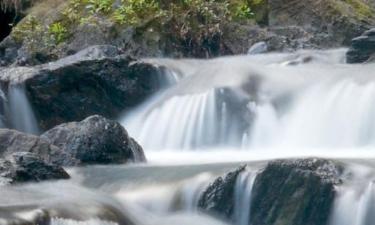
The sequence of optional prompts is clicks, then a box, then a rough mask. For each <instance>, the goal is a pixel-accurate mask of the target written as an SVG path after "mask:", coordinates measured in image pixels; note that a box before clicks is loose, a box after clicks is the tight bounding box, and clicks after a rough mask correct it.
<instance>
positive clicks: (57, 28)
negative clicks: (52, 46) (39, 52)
mask: <svg viewBox="0 0 375 225" xmlns="http://www.w3.org/2000/svg"><path fill="white" fill-rule="evenodd" d="M48 30H49V34H50V35H51V38H52V39H53V40H54V41H55V43H56V45H58V44H60V43H62V42H64V41H65V39H66V38H67V37H68V30H67V28H66V27H65V26H63V25H62V23H61V22H56V23H53V24H51V25H50V26H49V29H48Z"/></svg>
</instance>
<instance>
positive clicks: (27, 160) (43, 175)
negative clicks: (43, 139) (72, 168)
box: [0, 152, 70, 185]
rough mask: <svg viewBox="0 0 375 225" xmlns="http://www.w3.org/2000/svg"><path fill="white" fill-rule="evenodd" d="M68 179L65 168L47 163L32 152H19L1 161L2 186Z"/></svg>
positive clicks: (0, 177) (0, 178) (0, 180)
mask: <svg viewBox="0 0 375 225" xmlns="http://www.w3.org/2000/svg"><path fill="white" fill-rule="evenodd" d="M68 178H70V176H69V175H68V173H66V172H65V170H64V169H63V168H61V167H59V166H55V165H52V164H49V163H46V162H45V161H43V160H42V159H41V158H40V157H38V156H37V155H36V154H33V153H30V152H17V153H13V154H10V155H9V156H7V157H6V158H5V159H4V158H3V159H0V184H2V185H4V184H15V183H24V182H40V181H46V180H56V179H68Z"/></svg>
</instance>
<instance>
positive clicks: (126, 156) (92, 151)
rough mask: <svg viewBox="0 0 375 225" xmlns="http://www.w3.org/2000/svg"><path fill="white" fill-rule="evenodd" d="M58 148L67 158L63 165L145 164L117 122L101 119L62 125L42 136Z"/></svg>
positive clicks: (91, 118)
mask: <svg viewBox="0 0 375 225" xmlns="http://www.w3.org/2000/svg"><path fill="white" fill-rule="evenodd" d="M41 138H43V139H44V140H46V141H48V142H49V143H51V144H53V145H55V146H58V147H59V148H60V149H62V150H63V151H64V152H65V153H66V154H68V155H69V157H68V158H71V159H75V160H72V161H70V162H67V161H65V162H62V163H60V165H64V166H76V165H87V164H109V163H126V162H143V161H145V156H144V154H143V150H142V148H141V147H140V146H139V145H138V144H137V142H136V141H135V140H134V139H132V138H131V137H129V135H128V133H127V131H126V130H125V129H124V128H123V127H122V126H121V125H120V124H119V123H117V122H115V121H112V120H108V119H106V118H104V117H102V116H90V117H88V118H87V119H85V120H83V121H81V122H71V123H65V124H61V125H59V126H56V127H54V128H52V129H51V130H49V131H47V132H45V133H44V134H42V135H41Z"/></svg>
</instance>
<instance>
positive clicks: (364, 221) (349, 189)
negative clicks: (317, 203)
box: [330, 166, 375, 225]
mask: <svg viewBox="0 0 375 225" xmlns="http://www.w3.org/2000/svg"><path fill="white" fill-rule="evenodd" d="M351 169H352V174H351V175H349V176H350V177H351V179H350V180H349V181H347V182H348V184H346V185H344V186H342V187H338V190H337V197H336V200H335V205H334V209H333V212H332V216H331V222H330V225H370V224H373V223H374V220H375V185H374V182H375V177H374V174H373V170H372V169H371V168H365V167H364V168H362V167H358V166H357V168H351Z"/></svg>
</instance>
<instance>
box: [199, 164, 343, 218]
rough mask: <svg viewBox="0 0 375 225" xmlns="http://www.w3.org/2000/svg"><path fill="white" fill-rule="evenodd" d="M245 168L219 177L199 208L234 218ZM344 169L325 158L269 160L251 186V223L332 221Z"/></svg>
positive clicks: (202, 196) (202, 197) (201, 199)
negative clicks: (236, 192)
mask: <svg viewBox="0 0 375 225" xmlns="http://www.w3.org/2000/svg"><path fill="white" fill-rule="evenodd" d="M243 168H244V167H240V168H239V169H237V170H235V171H234V172H230V173H228V174H227V175H226V176H224V177H220V178H218V179H216V180H215V181H214V182H213V183H212V184H211V185H210V186H209V187H208V188H207V189H206V190H205V191H204V192H203V194H202V195H201V197H200V200H199V204H198V206H199V208H200V209H202V210H203V211H206V212H209V213H213V214H216V215H220V216H222V217H223V218H225V219H227V220H233V219H234V216H235V215H234V205H235V204H236V203H235V198H234V188H235V184H236V181H237V177H238V175H239V174H240V173H241V172H243V170H244V169H243ZM341 173H342V167H341V166H340V165H338V164H337V163H335V162H333V161H330V160H324V159H298V160H277V161H272V162H270V163H268V164H267V165H266V166H265V168H264V169H262V170H260V171H259V172H258V175H257V177H256V178H255V181H254V184H253V187H252V188H251V190H252V193H251V196H252V197H251V202H249V203H248V204H250V212H249V213H250V217H249V218H250V219H249V222H248V224H249V225H250V224H258V225H324V224H328V222H329V216H330V212H331V209H332V207H333V203H334V198H335V186H336V185H339V184H341V179H340V175H341ZM246 190H249V189H246ZM241 213H247V212H241Z"/></svg>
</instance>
